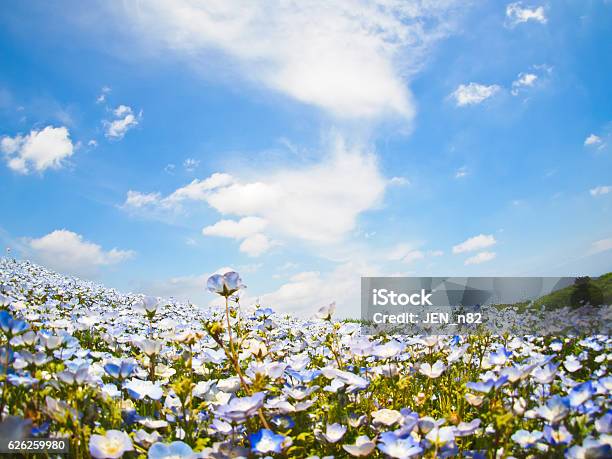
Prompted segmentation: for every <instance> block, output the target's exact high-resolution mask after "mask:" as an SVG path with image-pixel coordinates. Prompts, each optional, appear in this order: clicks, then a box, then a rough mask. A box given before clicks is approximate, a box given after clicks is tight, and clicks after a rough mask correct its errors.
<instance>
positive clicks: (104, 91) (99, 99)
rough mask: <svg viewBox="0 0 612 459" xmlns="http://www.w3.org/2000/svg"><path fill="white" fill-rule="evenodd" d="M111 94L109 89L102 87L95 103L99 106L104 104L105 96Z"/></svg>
mask: <svg viewBox="0 0 612 459" xmlns="http://www.w3.org/2000/svg"><path fill="white" fill-rule="evenodd" d="M110 92H111V88H109V87H108V86H102V89H101V90H100V95H99V96H98V97H97V98H96V103H97V104H101V103H102V102H106V96H107V95H108V94H109V93H110Z"/></svg>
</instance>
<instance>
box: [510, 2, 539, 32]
mask: <svg viewBox="0 0 612 459" xmlns="http://www.w3.org/2000/svg"><path fill="white" fill-rule="evenodd" d="M506 21H507V24H508V25H509V26H511V27H513V26H516V25H518V24H522V23H525V22H528V21H534V22H538V23H540V24H546V22H548V19H547V17H546V13H545V11H544V7H543V6H538V7H531V8H530V7H526V6H523V2H515V3H510V4H509V5H508V6H507V7H506Z"/></svg>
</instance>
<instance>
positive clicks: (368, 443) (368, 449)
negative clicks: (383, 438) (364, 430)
mask: <svg viewBox="0 0 612 459" xmlns="http://www.w3.org/2000/svg"><path fill="white" fill-rule="evenodd" d="M374 448H376V443H374V442H373V441H372V440H370V439H369V438H368V437H367V436H366V435H360V436H359V437H357V438H356V439H355V443H354V444H352V445H342V449H344V451H346V452H347V453H349V454H350V455H351V456H354V457H364V456H369V455H370V454H371V453H372V451H374Z"/></svg>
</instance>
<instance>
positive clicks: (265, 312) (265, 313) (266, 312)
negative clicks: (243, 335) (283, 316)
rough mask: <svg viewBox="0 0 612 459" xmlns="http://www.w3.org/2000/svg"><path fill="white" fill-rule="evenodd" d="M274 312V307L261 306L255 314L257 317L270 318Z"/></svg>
mask: <svg viewBox="0 0 612 459" xmlns="http://www.w3.org/2000/svg"><path fill="white" fill-rule="evenodd" d="M272 314H274V311H273V310H272V308H259V309H256V310H255V313H254V314H253V315H254V316H255V317H256V318H258V319H259V318H264V319H265V318H268V317H270V316H271V315H272Z"/></svg>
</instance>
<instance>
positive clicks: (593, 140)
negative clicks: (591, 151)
mask: <svg viewBox="0 0 612 459" xmlns="http://www.w3.org/2000/svg"><path fill="white" fill-rule="evenodd" d="M602 142H603V140H601V137H599V136H598V135H595V134H591V135H589V136H588V137H587V138H586V139H584V145H585V146H591V145H600V144H601V143H602Z"/></svg>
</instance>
